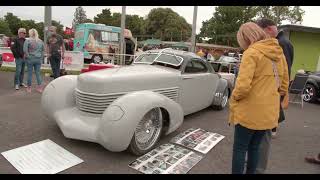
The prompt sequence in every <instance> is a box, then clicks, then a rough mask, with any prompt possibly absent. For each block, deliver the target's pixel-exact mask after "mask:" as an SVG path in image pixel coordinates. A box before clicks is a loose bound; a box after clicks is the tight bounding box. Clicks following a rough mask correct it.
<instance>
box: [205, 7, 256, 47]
mask: <svg viewBox="0 0 320 180" xmlns="http://www.w3.org/2000/svg"><path fill="white" fill-rule="evenodd" d="M257 11H258V9H257V7H255V6H218V7H216V8H215V12H214V13H213V17H212V18H211V19H209V20H207V21H204V22H202V28H201V29H200V31H201V32H200V34H199V35H200V36H201V37H210V38H212V39H211V40H209V43H215V44H222V45H229V46H238V44H237V40H236V33H237V31H238V29H239V27H240V26H241V24H243V23H245V22H248V21H251V20H252V19H253V18H254V17H255V16H256V14H257ZM226 22H227V23H226Z"/></svg>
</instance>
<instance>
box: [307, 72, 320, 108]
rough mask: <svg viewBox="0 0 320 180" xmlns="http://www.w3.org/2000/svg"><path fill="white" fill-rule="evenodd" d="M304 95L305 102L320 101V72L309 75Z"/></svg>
mask: <svg viewBox="0 0 320 180" xmlns="http://www.w3.org/2000/svg"><path fill="white" fill-rule="evenodd" d="M303 95H304V96H303V100H304V101H305V102H316V101H317V100H320V71H318V72H315V73H310V74H309V78H308V80H307V84H306V86H305V89H304V91H303Z"/></svg>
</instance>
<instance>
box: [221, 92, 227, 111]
mask: <svg viewBox="0 0 320 180" xmlns="http://www.w3.org/2000/svg"><path fill="white" fill-rule="evenodd" d="M227 102H228V91H226V92H225V93H224V95H223V97H222V102H221V106H222V107H225V106H226V105H227Z"/></svg>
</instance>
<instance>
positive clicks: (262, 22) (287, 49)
mask: <svg viewBox="0 0 320 180" xmlns="http://www.w3.org/2000/svg"><path fill="white" fill-rule="evenodd" d="M256 24H257V25H258V26H260V27H261V28H262V29H263V30H264V31H265V32H266V33H267V34H268V35H269V36H270V37H271V38H277V39H278V42H279V45H280V46H281V48H282V50H283V54H284V56H285V58H286V61H287V65H288V73H289V79H290V74H291V66H292V64H293V51H294V49H293V46H292V44H291V42H290V41H289V39H288V38H287V37H286V36H285V34H284V32H283V31H280V32H279V31H278V28H277V25H276V23H275V22H273V21H272V20H270V19H266V18H262V19H259V20H258V21H257V22H256ZM283 99H284V96H282V97H281V98H280V101H279V106H280V112H279V119H278V122H279V123H281V122H282V121H284V120H285V115H284V112H283V109H282V107H281V102H282V101H283ZM276 132H277V129H276V128H274V129H272V130H271V131H268V132H267V133H266V135H265V137H264V138H263V140H262V142H261V144H260V154H259V162H258V167H257V169H256V173H258V174H263V173H264V172H265V170H266V168H267V163H268V158H269V152H270V146H271V137H273V138H275V137H276Z"/></svg>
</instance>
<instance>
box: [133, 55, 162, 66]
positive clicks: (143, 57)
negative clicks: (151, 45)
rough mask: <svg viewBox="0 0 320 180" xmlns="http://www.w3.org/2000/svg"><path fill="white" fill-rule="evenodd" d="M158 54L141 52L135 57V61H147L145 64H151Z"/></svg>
mask: <svg viewBox="0 0 320 180" xmlns="http://www.w3.org/2000/svg"><path fill="white" fill-rule="evenodd" d="M157 56H158V54H154V53H152V54H151V53H145V54H141V55H140V56H138V57H137V59H136V60H135V63H147V64H151V63H153V61H154V59H155V58H156V57H157Z"/></svg>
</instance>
